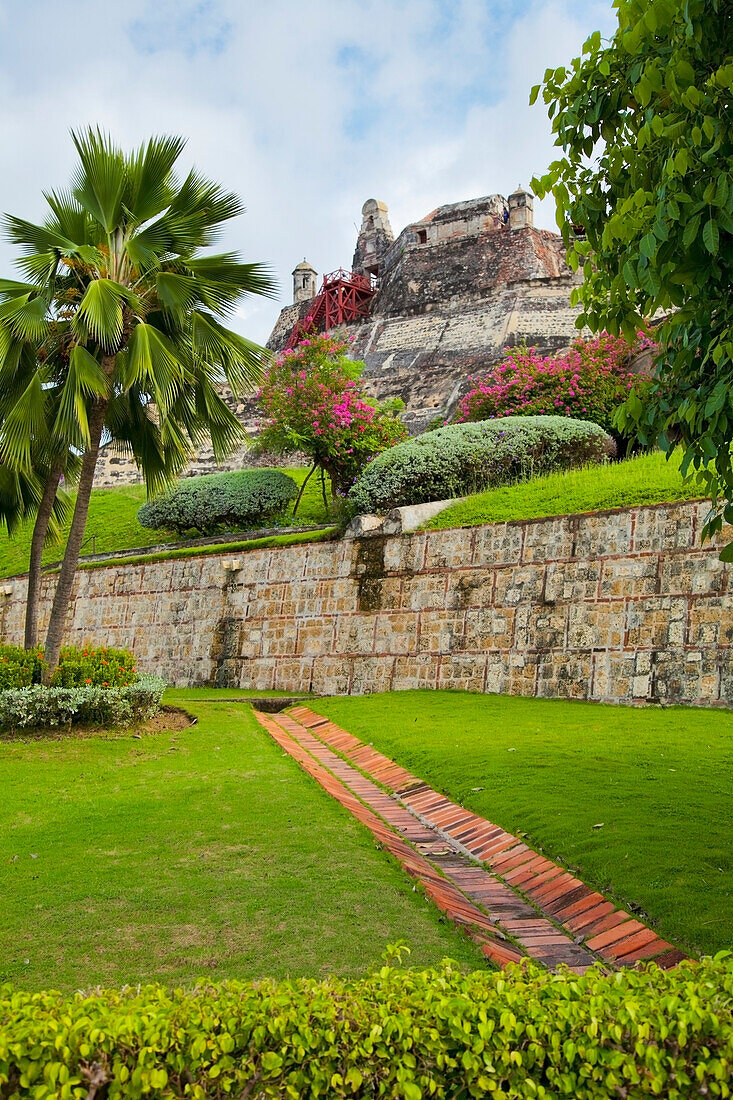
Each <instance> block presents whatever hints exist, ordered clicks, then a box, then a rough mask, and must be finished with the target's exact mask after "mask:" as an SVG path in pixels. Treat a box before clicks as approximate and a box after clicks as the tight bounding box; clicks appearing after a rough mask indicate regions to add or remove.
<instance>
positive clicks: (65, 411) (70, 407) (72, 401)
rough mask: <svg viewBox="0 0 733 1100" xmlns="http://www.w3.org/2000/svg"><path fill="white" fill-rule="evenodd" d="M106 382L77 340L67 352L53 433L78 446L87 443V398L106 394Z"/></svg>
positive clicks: (92, 358)
mask: <svg viewBox="0 0 733 1100" xmlns="http://www.w3.org/2000/svg"><path fill="white" fill-rule="evenodd" d="M108 394H109V383H108V381H107V378H106V377H105V375H104V372H103V371H102V368H101V367H100V365H99V363H98V362H97V360H96V359H95V358H94V357H93V356H92V355H90V354H89V352H88V351H87V350H86V348H83V347H82V346H81V344H77V345H76V346H75V347H73V348H72V349H71V354H70V355H69V369H68V372H67V375H66V380H65V382H64V384H63V386H62V388H61V394H60V399H59V402H58V409H57V412H56V419H55V422H54V426H53V433H54V435H55V436H57V437H58V438H59V439H63V440H65V441H66V442H67V443H68V444H69V445H70V446H72V447H76V448H77V449H79V450H82V449H83V448H85V447H87V446H88V444H89V420H88V417H87V400H88V399H89V398H93V397H107V396H108Z"/></svg>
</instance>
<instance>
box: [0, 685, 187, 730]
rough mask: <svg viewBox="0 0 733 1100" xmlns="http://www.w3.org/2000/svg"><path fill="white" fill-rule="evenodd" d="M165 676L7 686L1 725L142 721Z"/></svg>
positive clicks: (155, 706) (154, 705)
mask: <svg viewBox="0 0 733 1100" xmlns="http://www.w3.org/2000/svg"><path fill="white" fill-rule="evenodd" d="M165 688H166V683H165V680H161V678H160V677H159V676H136V677H135V681H134V683H131V684H124V685H122V686H120V687H107V686H105V685H101V684H91V683H90V684H83V685H82V686H81V687H68V688H67V687H44V686H43V685H42V684H32V685H31V686H30V687H21V688H7V689H6V690H5V691H0V729H3V730H18V729H55V728H58V727H62V726H67V727H70V726H71V725H81V726H89V725H99V726H112V727H114V726H131V725H133V723H135V722H145V721H147V720H148V719H149V718H152V717H153V715H154V714H156V713H157V712H158V710H159V709H160V703H161V699H162V698H163V692H164V691H165Z"/></svg>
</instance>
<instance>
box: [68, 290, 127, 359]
mask: <svg viewBox="0 0 733 1100" xmlns="http://www.w3.org/2000/svg"><path fill="white" fill-rule="evenodd" d="M125 296H126V295H125V291H124V288H123V287H120V285H119V284H118V283H115V282H113V281H112V280H111V279H94V280H92V282H90V283H89V286H88V287H87V289H86V291H85V292H84V296H83V298H82V300H81V302H80V303H79V310H78V312H77V314H76V317H75V318H74V327H75V330H76V331H77V332H78V333H79V335H80V336H81V337H82V338H84V337H85V336H86V332H85V331H84V330H85V329H86V331H88V333H89V334H90V335H91V337H92V338H93V339H94V340H95V341H96V342H97V343H98V344H101V345H102V347H103V348H105V349H106V350H107V351H110V350H112V349H114V348H116V347H117V345H118V344H119V342H120V340H121V339H122V303H123V301H124V299H125ZM80 322H81V324H80Z"/></svg>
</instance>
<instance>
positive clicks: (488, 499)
mask: <svg viewBox="0 0 733 1100" xmlns="http://www.w3.org/2000/svg"><path fill="white" fill-rule="evenodd" d="M704 495H705V494H704V490H703V489H702V488H701V487H700V486H699V485H698V484H696V483H695V482H694V481H691V480H685V479H684V478H683V477H682V475H681V474H680V459H679V457H678V456H677V455H675V456H673V457H672V459H670V461H669V462H668V461H667V459H666V458H665V457H664V455H663V454H662V453H661V452H658V453H655V454H649V455H639V456H638V457H637V458H630V459H627V460H626V461H625V462H617V463H611V464H609V465H604V466H588V467H585V468H584V469H582V470H568V471H567V472H565V473H558V474H549V475H547V476H546V477H536V478H532V480H531V481H520V482H517V484H515V485H504V486H501V487H500V488H498V489H488V490H487V491H486V492H485V493H476V494H474V495H473V496H470V497H466V499H465V500H462V501H459V502H458V503H456V504H454V505H452V506H451V507H450V508H446V510H445V511H444V512H441V513H440V515H438V516H436V517H435V518H434V519H432V520H430V522H429V523H426V524H425V529H430V530H438V529H441V528H444V527H472V526H473V525H474V524H477V523H498V522H502V521H504V520H511V519H534V518H537V517H540V516H564V515H572V514H574V513H577V512H596V511H602V510H603V509H605V508H622V507H628V506H631V505H634V504H656V503H659V502H662V501H668V500H691V499H694V498H695V497H701V496H704Z"/></svg>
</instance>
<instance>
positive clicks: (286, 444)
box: [259, 332, 407, 514]
mask: <svg viewBox="0 0 733 1100" xmlns="http://www.w3.org/2000/svg"><path fill="white" fill-rule="evenodd" d="M346 349H347V344H346V343H345V341H344V340H342V339H340V338H338V337H336V336H334V335H332V334H331V333H328V332H327V333H324V334H322V335H317V334H314V335H311V336H309V337H307V338H306V339H304V340H301V341H300V343H299V344H298V345H297V347H295V348H289V349H288V350H287V351H285V352H283V354H282V355H280V356H278V358H277V359H276V360H275V362H274V363H273V364H272V365H271V366H270V367H269V368H268V369H267V370H266V372H265V376H264V380H263V383H262V388H261V390H260V395H259V398H260V407H261V409H262V411H263V413H264V415H265V418H266V419H265V420H264V422H263V423H262V424H261V429H262V430H261V433H260V437H259V446H260V448H261V449H262V450H271V451H275V452H276V453H280V454H288V453H292V452H293V451H304V452H305V453H306V454H307V455H308V456H309V457H310V459H311V461H312V462H313V466H312V469H311V471H310V473H309V474H308V476H307V477H306V479H305V481H304V482H303V485H302V486H301V491H300V493H299V494H298V499H297V500H296V502H295V507H294V508H293V514H295V513H296V512H297V509H298V504H299V503H300V499H301V497H302V494H303V489H304V488H305V486H306V484H307V482H308V479H309V478H310V477H311V475H312V474H313V473H314V472H315V471H316V470H318V469H320V470H321V471H322V472H323V473H326V474H328V476H329V477H330V479H331V488H332V492H333V493H334V495H335V494H336V493H340V494H342V495H345V494H346V493H347V492H348V491H349V489H350V488H351V486H352V485H353V483H354V481H355V480H356V478H357V476H358V475H359V473H360V471H361V470H362V468H363V467H364V466H365V465H366V464H367V462H369V460H370V459H372V458H373V457H374V456H375V455H377V454H379V452H380V451H383V450H384V449H385V448H386V447H391V446H393V445H394V444H395V443H399V442H400V441H401V440H402V439H405V438H406V436H407V430H406V428H405V427H404V425H403V424H402V422H401V421H400V419H399V416H398V413H399V411H400V409H402V408H404V406H403V404H402V402H401V401H397V402H392V403H391V404H389V405H388V406H387V405H382V406H380V405H377V404H375V403H372V402H370V401H368V400H366V398H365V396H364V394H363V393H362V392H361V390H360V388H359V378H360V377H361V375H362V372H363V371H364V364H363V363H359V362H355V361H354V360H353V359H349V357H348V355H347V354H346ZM324 504H325V491H324Z"/></svg>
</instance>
